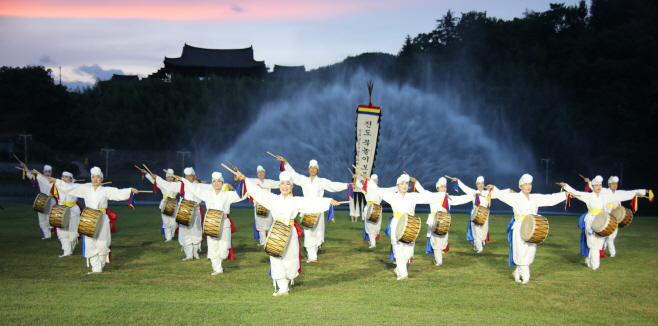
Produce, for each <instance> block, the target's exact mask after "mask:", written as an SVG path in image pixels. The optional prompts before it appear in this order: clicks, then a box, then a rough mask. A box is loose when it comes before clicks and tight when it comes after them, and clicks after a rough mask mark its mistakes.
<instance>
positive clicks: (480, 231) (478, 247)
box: [457, 180, 489, 253]
mask: <svg viewBox="0 0 658 326" xmlns="http://www.w3.org/2000/svg"><path fill="white" fill-rule="evenodd" d="M457 183H458V184H459V189H461V190H462V191H463V192H464V193H466V194H467V195H469V196H471V197H470V198H471V201H472V202H473V210H472V211H471V218H470V220H469V221H470V222H469V223H470V226H471V232H472V234H473V240H472V242H471V243H472V244H473V250H475V251H477V252H478V253H480V252H482V247H483V246H484V245H485V244H486V239H487V235H488V234H489V219H488V218H487V220H486V221H485V222H484V224H483V225H478V224H475V223H473V219H474V218H475V215H476V214H477V206H476V205H475V204H476V195H477V196H479V197H480V206H482V207H487V206H489V202H488V201H487V196H489V191H488V190H486V189H483V190H481V191H480V190H475V189H471V188H469V187H468V186H467V185H465V184H464V183H463V182H462V181H461V180H457ZM469 241H470V239H469Z"/></svg>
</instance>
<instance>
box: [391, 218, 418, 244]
mask: <svg viewBox="0 0 658 326" xmlns="http://www.w3.org/2000/svg"><path fill="white" fill-rule="evenodd" d="M419 233H420V218H419V217H418V216H414V215H409V214H407V213H404V214H402V216H400V220H399V221H398V226H397V228H396V229H395V239H396V240H398V241H400V242H404V243H412V242H414V241H416V238H417V237H418V234H419Z"/></svg>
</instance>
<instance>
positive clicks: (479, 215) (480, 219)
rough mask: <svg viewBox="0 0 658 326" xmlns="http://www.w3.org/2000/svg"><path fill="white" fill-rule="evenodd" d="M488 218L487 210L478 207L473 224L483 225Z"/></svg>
mask: <svg viewBox="0 0 658 326" xmlns="http://www.w3.org/2000/svg"><path fill="white" fill-rule="evenodd" d="M488 218H489V209H488V208H486V207H484V206H478V207H477V210H476V211H475V216H474V217H473V223H475V224H477V225H484V223H485V222H486V221H487V219H488Z"/></svg>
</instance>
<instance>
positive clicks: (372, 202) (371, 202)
mask: <svg viewBox="0 0 658 326" xmlns="http://www.w3.org/2000/svg"><path fill="white" fill-rule="evenodd" d="M370 204H377V202H376V201H369V202H368V204H367V205H370ZM378 205H379V204H378Z"/></svg>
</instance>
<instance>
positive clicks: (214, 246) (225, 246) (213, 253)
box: [206, 219, 231, 272]
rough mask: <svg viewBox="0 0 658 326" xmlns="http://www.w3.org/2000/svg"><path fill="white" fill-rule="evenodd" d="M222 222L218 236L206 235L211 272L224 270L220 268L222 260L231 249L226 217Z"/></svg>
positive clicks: (229, 231)
mask: <svg viewBox="0 0 658 326" xmlns="http://www.w3.org/2000/svg"><path fill="white" fill-rule="evenodd" d="M224 223H225V225H224V227H223V228H222V234H220V236H219V238H215V237H206V240H208V258H210V261H211V262H212V270H213V272H223V271H224V269H222V260H224V259H226V258H227V257H228V254H229V249H231V224H230V223H228V219H226V221H224ZM227 226H228V227H227Z"/></svg>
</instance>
